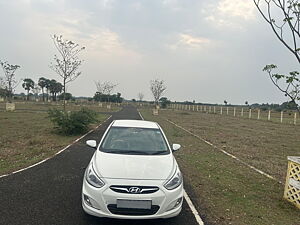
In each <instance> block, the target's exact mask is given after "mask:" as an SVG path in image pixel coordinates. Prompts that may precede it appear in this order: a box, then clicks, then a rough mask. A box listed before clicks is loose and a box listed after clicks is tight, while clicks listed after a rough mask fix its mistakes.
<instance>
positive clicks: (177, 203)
mask: <svg viewBox="0 0 300 225" xmlns="http://www.w3.org/2000/svg"><path fill="white" fill-rule="evenodd" d="M181 202H182V197H181V198H179V199H177V201H176V202H175V205H174V207H173V208H174V209H175V208H176V207H177V206H178V205H180V204H181Z"/></svg>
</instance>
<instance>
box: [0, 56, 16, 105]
mask: <svg viewBox="0 0 300 225" xmlns="http://www.w3.org/2000/svg"><path fill="white" fill-rule="evenodd" d="M0 65H1V66H2V69H3V71H4V83H5V89H6V92H7V97H8V101H9V102H12V97H13V93H14V90H15V88H16V87H17V86H18V84H19V82H18V81H17V80H16V78H15V72H16V70H17V69H19V68H20V66H19V65H12V64H9V63H8V62H6V61H5V62H2V61H0Z"/></svg>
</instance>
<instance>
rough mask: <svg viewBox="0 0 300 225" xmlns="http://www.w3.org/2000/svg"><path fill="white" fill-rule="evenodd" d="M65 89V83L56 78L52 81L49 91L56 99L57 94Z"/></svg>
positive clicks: (53, 98) (54, 99)
mask: <svg viewBox="0 0 300 225" xmlns="http://www.w3.org/2000/svg"><path fill="white" fill-rule="evenodd" d="M62 90H63V85H62V84H61V83H59V82H57V81H56V80H54V79H52V80H51V81H50V86H49V91H50V93H51V95H52V100H53V101H56V96H57V94H58V93H61V92H62Z"/></svg>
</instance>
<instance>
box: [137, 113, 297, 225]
mask: <svg viewBox="0 0 300 225" xmlns="http://www.w3.org/2000/svg"><path fill="white" fill-rule="evenodd" d="M141 113H142V115H143V116H144V118H145V119H146V120H152V121H157V122H159V124H160V125H161V126H162V127H163V129H164V130H165V131H166V133H167V136H168V137H169V138H170V141H171V142H172V143H179V144H181V145H182V149H181V150H180V151H178V152H177V153H175V154H176V158H177V160H178V163H179V164H180V166H181V169H182V170H183V173H184V179H185V187H186V188H187V189H188V191H189V194H191V195H192V198H193V201H194V202H195V204H196V206H197V208H198V210H199V212H200V213H203V215H202V217H204V220H206V221H208V224H216V225H225V224H226V225H227V224H232V225H300V211H299V210H298V209H296V207H294V206H292V205H290V204H289V203H288V202H286V201H284V200H283V198H282V196H283V190H284V184H283V183H284V181H285V175H286V169H287V156H290V155H298V156H299V155H300V150H299V146H300V138H299V132H300V127H299V126H294V125H288V124H280V123H273V122H268V121H262V120H259V121H258V120H249V119H237V118H234V117H227V116H224V115H223V116H222V115H218V114H206V113H199V112H190V111H177V110H175V111H173V110H160V113H159V115H158V116H153V115H152V114H151V111H150V110H149V109H141ZM167 120H170V121H173V122H174V123H176V124H178V125H180V126H182V127H184V128H185V129H187V130H189V131H190V132H192V133H194V134H196V135H198V136H199V137H201V138H204V139H205V140H207V141H209V142H211V143H212V144H213V145H215V146H217V147H218V148H220V149H224V150H225V151H227V152H229V153H231V154H233V155H235V156H236V157H238V158H240V159H241V160H242V161H244V162H246V163H248V164H250V165H252V166H254V167H256V168H258V169H260V170H262V171H264V172H266V173H268V174H270V175H272V176H274V177H275V179H276V180H278V181H280V182H283V183H279V182H278V181H275V180H272V179H269V178H267V177H265V176H263V175H261V174H259V173H257V172H256V171H254V170H252V169H250V168H249V167H247V166H245V165H244V164H242V163H240V162H238V161H237V160H235V159H233V158H231V157H229V156H227V155H225V154H224V153H222V152H221V151H219V150H217V149H216V148H213V147H212V146H210V145H208V144H206V143H205V142H203V141H201V140H199V139H197V138H195V137H194V136H192V135H191V134H189V133H187V132H186V131H184V130H182V129H180V128H178V127H176V126H175V125H173V124H172V123H170V122H168V121H167Z"/></svg>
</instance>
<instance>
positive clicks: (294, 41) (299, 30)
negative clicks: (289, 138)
mask: <svg viewBox="0 0 300 225" xmlns="http://www.w3.org/2000/svg"><path fill="white" fill-rule="evenodd" d="M253 2H254V4H255V6H256V7H257V9H258V11H259V12H260V14H261V15H262V17H263V18H264V20H265V21H266V22H267V23H268V24H269V25H270V27H271V29H272V31H273V33H274V34H275V36H276V37H277V39H278V40H279V41H280V42H281V43H282V44H283V45H284V46H285V47H286V48H287V49H288V51H290V52H291V53H292V55H293V56H294V57H295V58H296V60H297V62H298V63H300V48H299V41H300V40H299V38H300V1H299V0H253ZM276 68H277V66H276V65H274V64H270V65H266V66H265V67H264V68H263V71H266V72H267V73H268V75H269V77H270V79H271V81H272V83H273V84H274V85H275V86H276V87H277V89H278V90H280V91H281V92H283V93H284V95H285V96H288V97H289V98H290V99H291V101H292V102H293V103H295V104H296V105H298V111H299V113H300V110H299V101H300V96H299V93H300V77H299V72H298V71H292V72H290V73H289V74H288V75H286V74H285V75H284V74H278V73H272V71H273V70H274V69H276Z"/></svg>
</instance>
